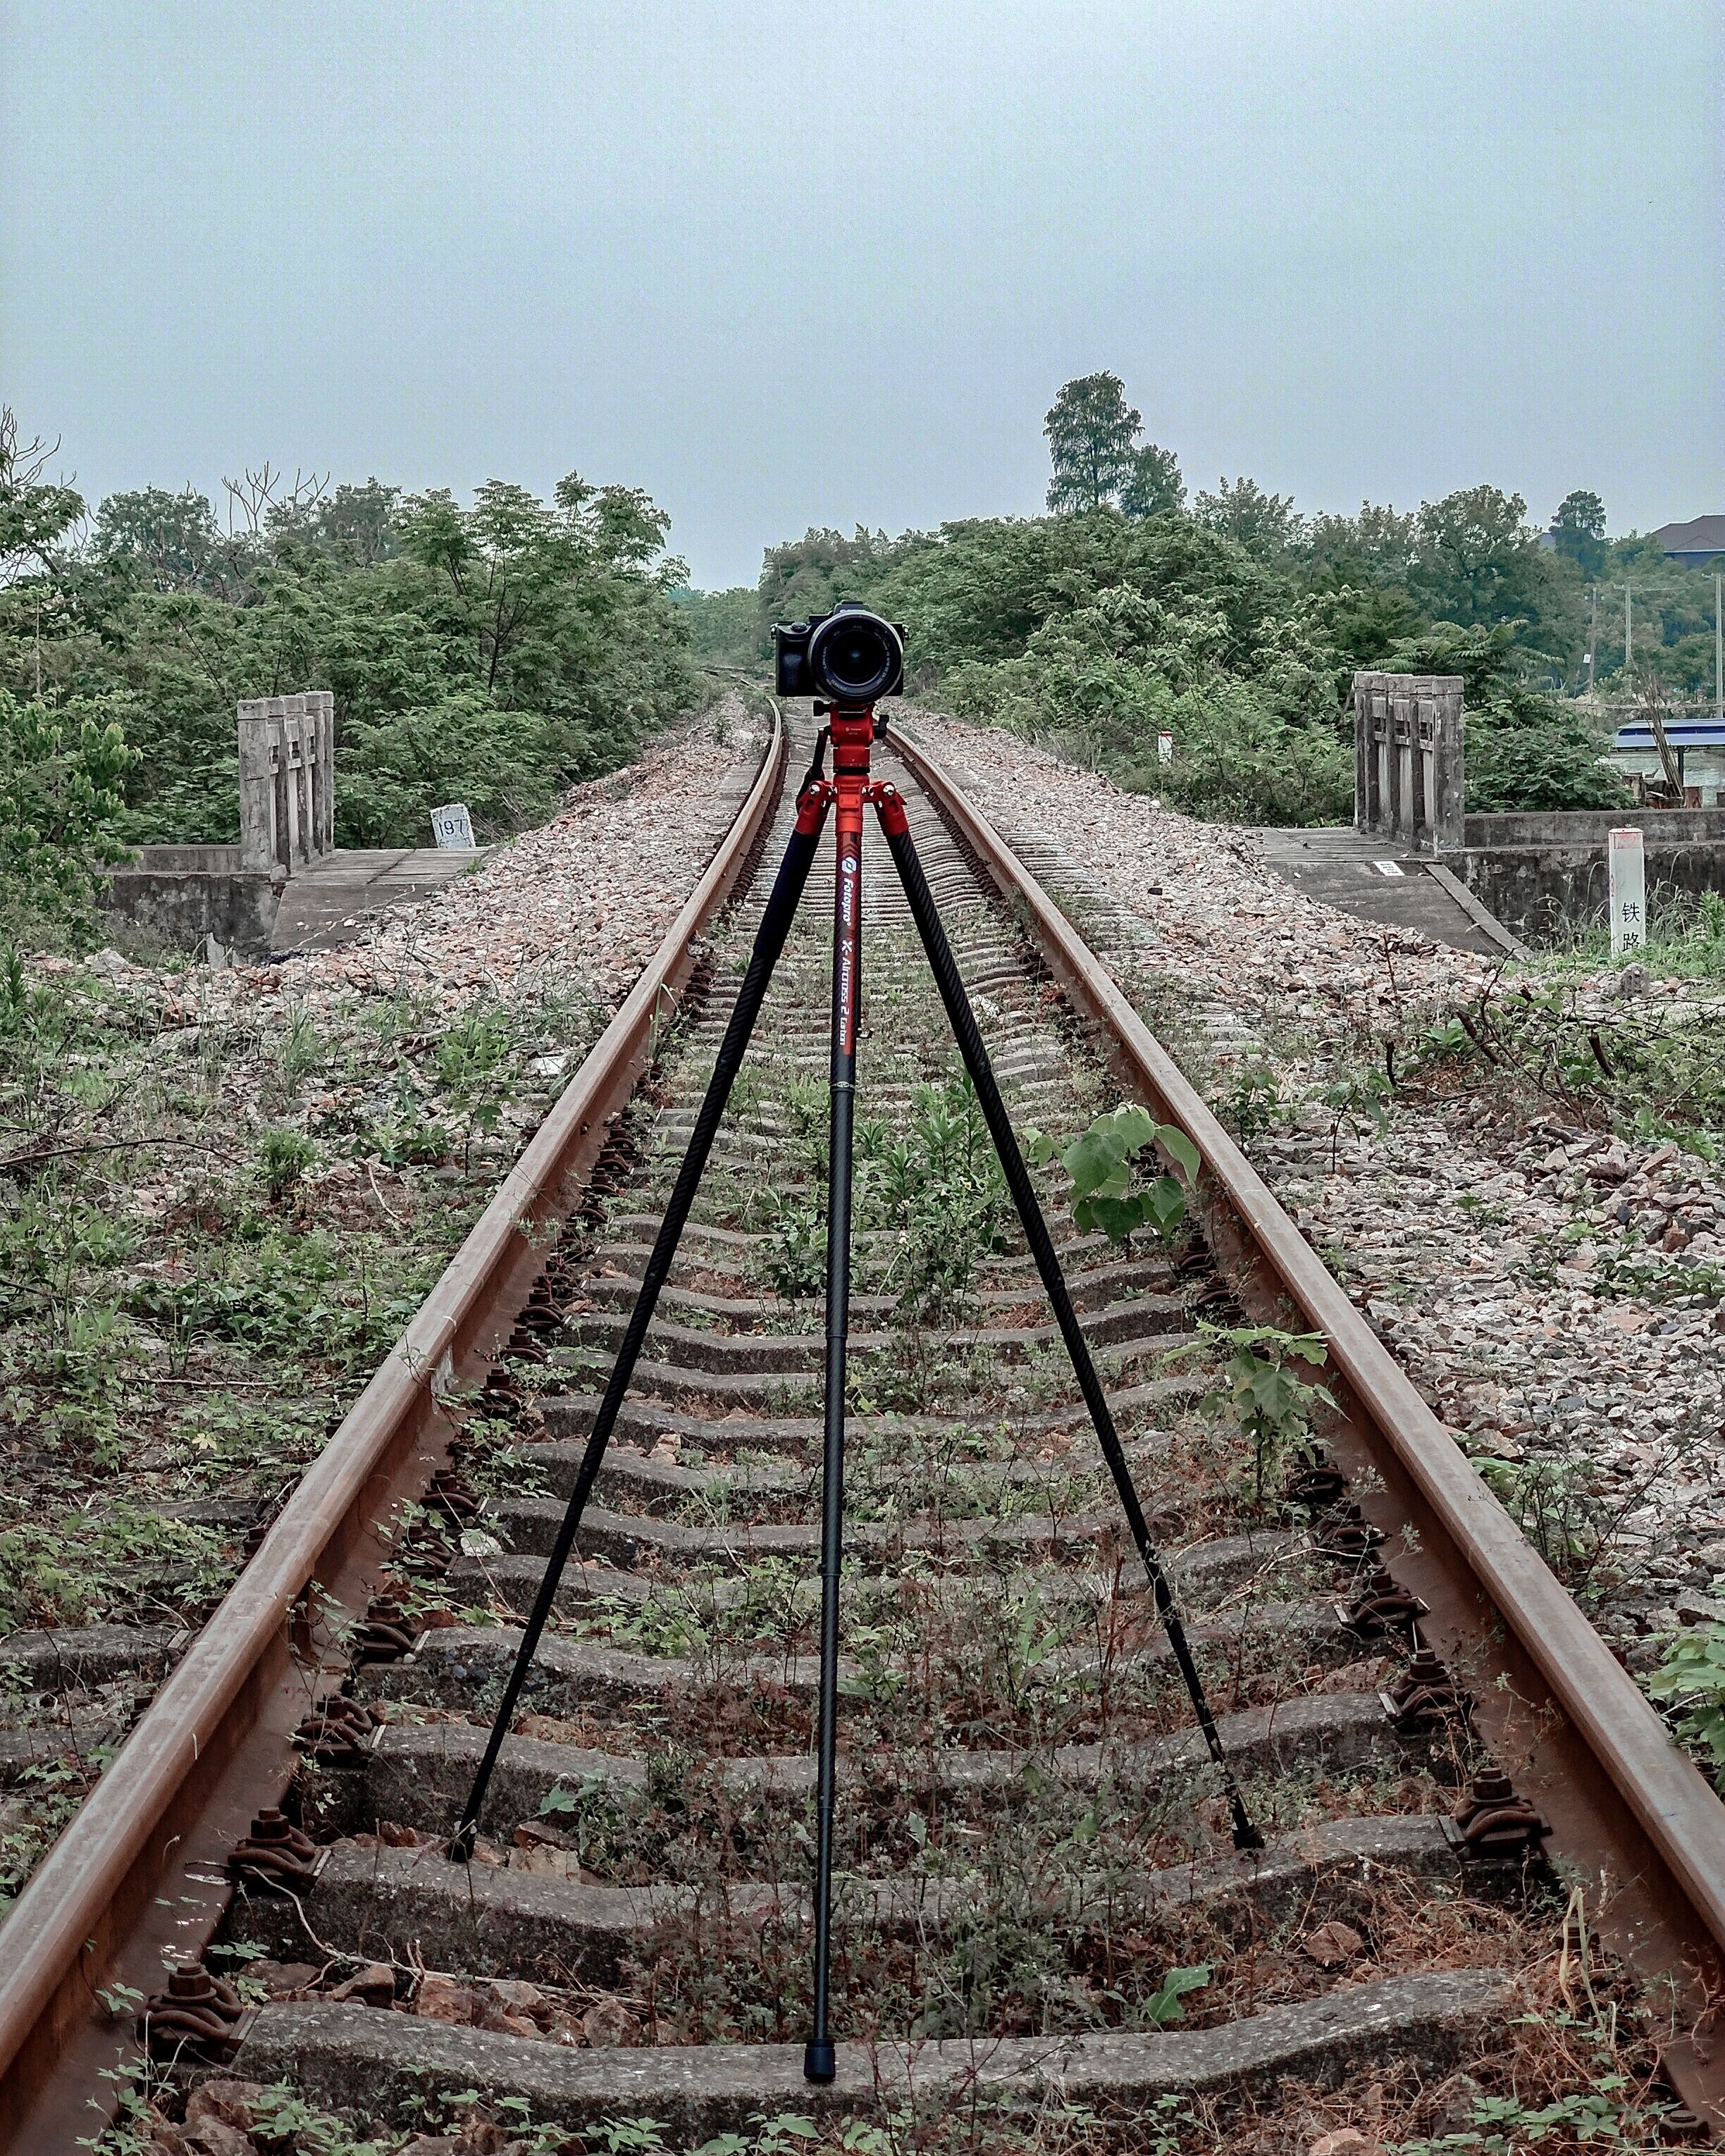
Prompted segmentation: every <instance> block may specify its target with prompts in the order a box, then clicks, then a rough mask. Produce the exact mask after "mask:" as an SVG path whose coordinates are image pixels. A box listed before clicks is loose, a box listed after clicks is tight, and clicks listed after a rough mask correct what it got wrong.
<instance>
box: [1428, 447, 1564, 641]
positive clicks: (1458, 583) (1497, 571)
mask: <svg viewBox="0 0 1725 2156" xmlns="http://www.w3.org/2000/svg"><path fill="white" fill-rule="evenodd" d="M1408 586H1409V591H1410V592H1411V593H1412V595H1413V597H1414V600H1415V602H1416V603H1418V604H1419V605H1420V608H1422V609H1423V611H1424V612H1425V614H1426V616H1427V618H1428V619H1430V620H1433V621H1453V622H1459V623H1461V625H1462V626H1463V627H1464V628H1471V627H1472V626H1474V625H1475V624H1491V623H1500V622H1508V623H1513V624H1515V640H1516V643H1517V645H1518V646H1519V648H1520V649H1522V651H1523V652H1524V653H1526V654H1529V655H1532V656H1534V657H1538V658H1540V659H1543V660H1546V661H1547V662H1548V664H1550V665H1553V666H1554V667H1556V668H1559V669H1561V668H1563V667H1564V666H1566V665H1568V660H1569V658H1570V655H1571V654H1572V653H1573V652H1574V651H1575V650H1577V649H1579V645H1580V637H1581V627H1582V620H1581V602H1580V594H1579V588H1578V587H1576V585H1575V584H1574V580H1573V579H1572V578H1571V577H1569V576H1568V574H1567V573H1566V572H1565V571H1564V570H1563V568H1562V567H1560V566H1559V564H1558V562H1557V561H1556V560H1555V558H1554V557H1553V554H1552V552H1551V551H1550V550H1549V549H1548V548H1546V547H1542V546H1541V545H1540V544H1539V539H1538V534H1537V533H1536V532H1535V531H1532V529H1531V528H1530V527H1529V526H1528V523H1527V503H1526V502H1525V501H1524V500H1522V497H1521V495H1518V494H1505V493H1503V492H1502V490H1500V489H1499V488H1497V487H1495V486H1470V487H1462V488H1460V489H1458V490H1457V491H1456V492H1455V493H1454V494H1446V495H1445V496H1444V497H1443V499H1442V500H1440V501H1423V502H1421V503H1420V515H1419V518H1418V521H1417V524H1416V527H1415V540H1414V559H1413V562H1412V563H1411V565H1410V567H1409V573H1408Z"/></svg>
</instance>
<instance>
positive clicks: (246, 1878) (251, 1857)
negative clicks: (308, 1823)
mask: <svg viewBox="0 0 1725 2156" xmlns="http://www.w3.org/2000/svg"><path fill="white" fill-rule="evenodd" d="M320 1863H321V1856H320V1852H319V1851H318V1849H317V1847H316V1844H315V1843H314V1842H313V1841H312V1840H311V1836H310V1835H307V1834H302V1833H301V1832H300V1829H299V1828H298V1827H296V1826H295V1825H294V1823H293V1821H292V1820H290V1819H289V1818H288V1817H287V1815H286V1814H285V1813H284V1812H281V1811H279V1810H278V1809H276V1807H275V1805H274V1804H266V1805H265V1806H264V1809H263V1810H262V1811H260V1812H259V1814H258V1815H257V1817H256V1818H255V1819H254V1820H253V1821H252V1830H251V1832H250V1833H249V1835H247V1836H246V1837H245V1839H244V1841H242V1842H240V1843H239V1844H238V1845H237V1846H236V1847H235V1849H234V1853H233V1855H232V1856H229V1858H228V1866H227V1869H228V1876H229V1878H231V1879H234V1880H235V1881H239V1882H242V1883H244V1885H245V1886H261V1887H263V1888H264V1889H265V1890H266V1892H270V1893H274V1894H297V1893H303V1892H305V1889H306V1888H307V1887H308V1886H311V1884H312V1883H313V1881H315V1880H316V1877H317V1874H318V1868H319V1865H320Z"/></svg>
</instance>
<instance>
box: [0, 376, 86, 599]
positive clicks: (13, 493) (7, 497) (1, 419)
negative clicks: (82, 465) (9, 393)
mask: <svg viewBox="0 0 1725 2156" xmlns="http://www.w3.org/2000/svg"><path fill="white" fill-rule="evenodd" d="M58 449H59V442H58V441H53V442H46V441H44V439H42V437H41V435H39V434H38V435H37V436H36V437H35V438H34V439H33V440H31V441H28V442H26V441H23V440H21V439H19V434H18V416H17V414H16V413H14V412H13V408H12V407H11V406H10V405H9V404H0V584H9V583H14V582H16V580H17V579H18V577H23V576H28V575H31V574H33V573H35V572H41V571H44V570H47V569H50V568H52V567H53V566H54V559H53V549H54V547H55V546H56V545H57V544H58V542H59V541H60V540H61V539H63V538H64V536H65V535H66V533H67V532H68V531H70V530H71V528H72V526H74V524H76V523H77V522H78V521H79V520H80V518H81V517H82V516H83V515H84V497H83V496H82V495H80V494H79V493H77V492H76V491H75V490H74V489H73V488H71V487H69V486H66V485H62V484H61V483H60V482H59V481H58V480H44V478H43V476H42V475H43V473H44V471H46V470H47V469H48V464H49V459H50V458H51V457H52V456H53V455H54V454H55V452H56V451H57V450H58Z"/></svg>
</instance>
